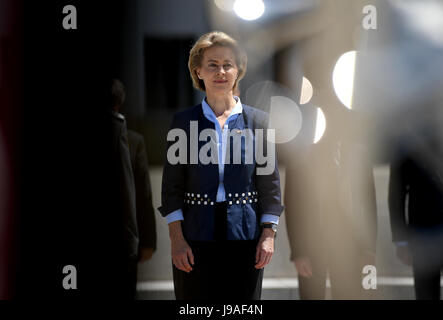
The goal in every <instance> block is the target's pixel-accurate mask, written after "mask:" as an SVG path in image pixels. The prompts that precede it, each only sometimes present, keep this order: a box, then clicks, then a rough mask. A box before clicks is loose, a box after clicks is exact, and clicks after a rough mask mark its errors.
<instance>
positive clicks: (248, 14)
mask: <svg viewBox="0 0 443 320" xmlns="http://www.w3.org/2000/svg"><path fill="white" fill-rule="evenodd" d="M234 12H235V13H236V14H237V16H239V17H240V18H241V19H243V20H248V21H251V20H256V19H258V18H260V17H261V16H262V15H263V13H264V12H265V4H264V2H263V0H235V2H234Z"/></svg>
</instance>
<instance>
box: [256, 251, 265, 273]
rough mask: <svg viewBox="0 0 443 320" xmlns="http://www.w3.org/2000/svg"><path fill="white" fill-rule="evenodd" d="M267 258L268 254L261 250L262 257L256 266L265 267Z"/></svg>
mask: <svg viewBox="0 0 443 320" xmlns="http://www.w3.org/2000/svg"><path fill="white" fill-rule="evenodd" d="M265 260H266V254H265V253H264V252H262V251H261V250H260V259H259V261H258V263H257V264H256V268H257V269H261V268H263V267H264V262H265Z"/></svg>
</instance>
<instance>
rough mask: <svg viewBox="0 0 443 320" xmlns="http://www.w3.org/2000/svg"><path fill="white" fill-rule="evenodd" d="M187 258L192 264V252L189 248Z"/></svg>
mask: <svg viewBox="0 0 443 320" xmlns="http://www.w3.org/2000/svg"><path fill="white" fill-rule="evenodd" d="M188 258H189V261H190V262H191V264H192V265H194V254H193V253H192V250H191V249H189V250H188Z"/></svg>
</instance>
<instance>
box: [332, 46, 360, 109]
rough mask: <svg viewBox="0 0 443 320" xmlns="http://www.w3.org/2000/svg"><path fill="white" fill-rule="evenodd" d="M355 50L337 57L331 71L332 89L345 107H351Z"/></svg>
mask: <svg viewBox="0 0 443 320" xmlns="http://www.w3.org/2000/svg"><path fill="white" fill-rule="evenodd" d="M356 56H357V52H356V51H348V52H346V53H344V54H342V55H341V56H340V58H338V60H337V63H336V64H335V67H334V71H333V73H332V82H333V85H334V91H335V94H336V95H337V97H338V98H339V100H340V101H341V103H343V104H344V105H345V107H346V108H348V109H352V96H353V92H354V76H355V58H356Z"/></svg>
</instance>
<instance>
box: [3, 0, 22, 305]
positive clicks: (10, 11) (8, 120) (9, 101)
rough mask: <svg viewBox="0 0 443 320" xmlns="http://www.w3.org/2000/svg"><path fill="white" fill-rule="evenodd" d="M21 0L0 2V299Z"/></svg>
mask: <svg viewBox="0 0 443 320" xmlns="http://www.w3.org/2000/svg"><path fill="white" fill-rule="evenodd" d="M21 9H22V1H12V0H0V299H9V298H11V297H12V296H13V289H14V285H15V282H14V277H13V272H14V269H15V264H14V261H15V259H14V253H15V250H14V243H15V238H14V237H15V232H14V231H15V228H14V227H15V212H16V210H17V202H16V201H15V200H16V197H17V189H16V188H17V176H18V174H19V168H20V164H19V161H18V160H19V150H20V149H19V147H20V143H19V142H20V141H19V134H20V123H19V117H20V114H21V92H20V90H21V85H22V72H21V70H22V68H21V67H22V66H21V64H22V56H21V53H22V51H21V46H22V42H21V40H22V37H21V21H22V16H21V14H22V10H21Z"/></svg>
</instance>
